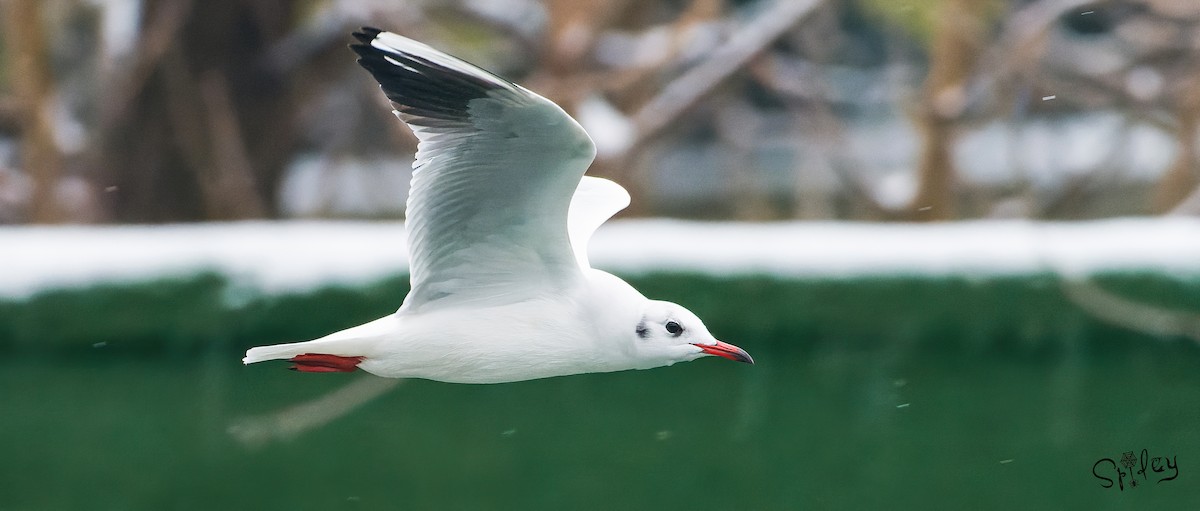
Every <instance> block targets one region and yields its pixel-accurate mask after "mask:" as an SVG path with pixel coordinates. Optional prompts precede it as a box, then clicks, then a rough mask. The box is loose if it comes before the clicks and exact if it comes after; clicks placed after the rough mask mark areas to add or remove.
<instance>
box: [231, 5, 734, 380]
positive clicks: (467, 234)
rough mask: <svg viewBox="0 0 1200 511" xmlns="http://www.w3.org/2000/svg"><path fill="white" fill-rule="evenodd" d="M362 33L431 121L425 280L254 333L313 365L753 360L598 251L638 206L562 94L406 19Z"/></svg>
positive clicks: (414, 196) (547, 370) (585, 369)
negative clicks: (443, 47) (356, 321)
mask: <svg viewBox="0 0 1200 511" xmlns="http://www.w3.org/2000/svg"><path fill="white" fill-rule="evenodd" d="M354 36H355V37H356V38H357V39H358V40H359V41H360V43H361V44H354V45H351V48H352V49H353V50H354V51H355V53H357V54H358V56H359V59H358V63H359V64H361V65H362V66H363V67H364V68H366V69H367V71H369V72H370V73H371V74H372V75H373V76H374V77H375V79H376V80H377V81H378V82H379V83H380V86H381V87H382V89H383V92H384V94H386V95H387V97H388V99H390V100H391V101H392V104H393V105H394V106H395V114H396V116H397V117H399V118H400V120H401V121H403V122H404V123H405V124H407V125H408V126H409V127H410V128H411V129H412V130H413V133H415V134H416V136H417V138H418V139H419V141H420V143H419V145H418V146H417V147H418V149H417V155H416V161H415V162H414V163H413V169H414V172H413V178H412V187H411V192H410V194H409V197H408V204H407V217H408V220H407V231H408V251H409V258H410V259H409V267H410V272H411V273H410V278H411V283H412V290H411V291H410V292H409V293H408V296H407V297H406V298H405V299H404V303H403V305H401V306H400V309H399V310H397V311H396V312H395V313H393V314H390V315H388V316H385V317H383V318H380V319H377V320H375V321H371V322H369V323H366V324H363V325H359V326H356V327H353V328H348V329H346V330H342V331H340V332H336V333H333V334H330V335H327V336H325V337H322V338H320V339H316V340H312V341H307V342H298V343H291V344H277V345H273V346H261V347H257V348H252V349H250V350H249V351H247V352H246V357H245V358H243V359H242V362H244V363H246V364H252V363H255V362H261V361H264V360H274V359H288V360H289V361H290V362H292V363H293V366H292V369H295V370H298V371H305V372H349V371H354V370H355V369H362V370H364V371H367V372H369V373H373V374H376V375H379V376H384V377H390V378H425V379H430V380H438V381H444V382H452V383H503V382H513V381H521V380H530V379H535V378H547V377H551V376H563V375H569V374H580V373H596V372H608V371H621V370H625V369H649V368H653V367H661V366H669V365H671V364H674V363H676V362H685V361H690V360H695V359H697V358H700V357H703V356H706V355H715V356H718V357H724V358H727V359H730V360H736V361H739V362H747V363H753V360H752V359H751V358H750V355H749V354H747V353H746V352H745V351H744V350H742V349H741V348H738V347H737V346H734V345H732V344H727V343H724V342H721V341H718V340H717V339H716V338H714V337H713V335H712V334H710V333H709V332H708V329H707V328H705V326H704V323H703V322H701V321H700V318H697V317H696V315H695V314H692V313H691V312H690V311H688V310H687V309H685V308H683V307H682V306H679V305H676V304H674V303H670V302H664V301H657V300H649V299H647V298H646V297H645V296H643V295H642V294H641V293H639V292H638V291H637V290H635V289H634V288H633V287H632V286H630V285H629V284H626V283H625V282H624V281H623V280H621V279H619V278H617V277H615V276H613V275H611V274H608V273H606V272H603V271H600V270H597V269H594V268H592V267H591V265H590V264H589V263H588V259H587V243H588V240H589V238H591V236H592V233H593V232H594V231H595V230H596V228H597V227H599V226H600V224H603V223H604V222H605V221H606V220H608V219H609V218H610V217H612V215H614V214H616V212H618V211H620V210H622V209H624V208H625V207H626V206H628V205H629V194H628V193H627V192H626V191H625V189H623V188H621V186H620V185H618V184H616V183H614V182H612V181H608V180H605V179H600V178H595V177H586V176H584V175H583V173H584V171H586V170H587V168H588V165H590V164H591V162H592V159H593V158H594V157H595V154H596V149H595V146H594V145H593V144H592V140H591V138H589V137H588V135H587V133H586V132H585V131H584V130H583V128H582V127H581V126H579V124H578V123H576V122H575V120H574V119H572V118H571V117H570V116H569V115H567V113H566V112H564V111H563V110H562V109H561V108H559V107H558V105H555V104H554V103H552V102H551V101H550V100H547V99H546V98H543V97H542V96H539V95H537V94H535V93H533V92H530V91H529V90H528V89H525V88H524V87H521V86H520V85H517V84H514V83H512V82H509V81H508V80H505V79H503V78H500V77H499V76H496V75H494V74H492V73H489V72H487V71H485V70H483V69H480V68H478V67H476V66H474V65H472V64H469V63H467V62H464V61H462V60H459V59H457V58H455V57H452V56H450V55H447V54H445V53H442V52H440V51H437V50H435V49H433V48H431V47H429V46H426V45H424V44H422V43H419V42H416V41H413V40H411V39H407V38H405V37H402V36H400V35H397V34H393V33H391V32H383V31H380V30H377V29H373V28H363V29H362V30H361V31H359V32H355V33H354Z"/></svg>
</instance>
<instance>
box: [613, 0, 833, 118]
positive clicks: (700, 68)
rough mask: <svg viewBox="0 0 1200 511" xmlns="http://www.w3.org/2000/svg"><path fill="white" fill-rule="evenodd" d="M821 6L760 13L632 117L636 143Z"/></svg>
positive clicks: (786, 5) (792, 4)
mask: <svg viewBox="0 0 1200 511" xmlns="http://www.w3.org/2000/svg"><path fill="white" fill-rule="evenodd" d="M820 4H821V0H777V1H776V2H775V3H774V4H773V5H771V6H769V7H767V8H765V9H763V10H762V12H761V13H759V15H758V16H757V17H756V18H755V19H753V20H751V21H750V22H749V23H747V24H746V25H744V26H742V27H739V28H738V29H737V31H736V33H735V34H734V36H733V38H732V39H730V40H729V42H728V43H726V44H725V45H724V46H721V47H720V48H719V49H718V50H717V51H715V52H713V54H712V55H710V56H709V57H708V59H707V60H705V61H704V62H702V63H700V64H699V65H697V66H695V67H693V68H692V69H690V70H688V71H687V72H685V73H684V74H683V75H682V76H680V77H679V78H676V79H675V80H674V81H672V82H671V83H669V84H667V86H666V87H664V88H663V90H662V91H661V92H659V94H658V95H657V96H655V97H654V98H652V99H651V100H650V101H648V102H646V104H644V105H642V107H641V108H640V109H638V111H637V112H636V113H634V114H633V123H634V125H635V126H636V127H637V131H638V136H637V139H638V140H642V141H645V140H647V139H650V138H652V137H654V136H655V135H657V134H658V132H659V131H661V130H662V129H663V128H664V127H666V126H668V125H669V124H671V123H672V122H673V121H674V120H675V119H676V118H678V117H679V116H680V115H681V114H682V113H683V112H685V111H686V110H687V109H688V108H689V107H691V106H692V105H694V104H695V103H696V102H697V101H699V100H700V98H702V97H704V96H705V95H707V94H708V93H709V92H711V91H712V90H713V89H714V88H716V87H717V85H720V84H721V83H722V82H724V81H725V79H727V78H729V77H730V76H731V75H733V74H734V73H735V72H737V71H738V70H739V69H741V68H742V67H743V66H745V65H746V64H748V63H749V62H750V61H751V60H752V59H753V58H754V57H755V56H757V55H758V54H760V53H762V51H763V50H765V49H766V48H767V46H768V45H770V44H771V43H772V42H774V41H775V40H776V39H778V38H779V37H780V36H782V35H783V34H784V33H786V32H787V31H788V30H789V29H791V28H792V27H793V26H795V25H796V24H797V23H799V22H800V21H801V20H802V19H804V17H805V16H807V15H808V14H810V13H812V12H813V11H814V10H815V9H816V7H817V6H818V5H820Z"/></svg>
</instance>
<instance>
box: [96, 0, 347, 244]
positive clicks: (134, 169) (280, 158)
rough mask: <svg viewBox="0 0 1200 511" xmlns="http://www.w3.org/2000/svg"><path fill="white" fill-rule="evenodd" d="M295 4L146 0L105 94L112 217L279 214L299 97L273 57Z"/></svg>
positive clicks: (104, 144) (100, 152) (105, 160)
mask: <svg viewBox="0 0 1200 511" xmlns="http://www.w3.org/2000/svg"><path fill="white" fill-rule="evenodd" d="M295 4H296V3H295V2H290V1H286V0H262V1H256V2H240V1H236V0H209V1H205V2H193V1H190V0H147V1H146V4H145V15H144V16H143V20H144V21H143V27H142V30H141V35H140V37H141V40H140V42H139V45H138V54H137V55H135V57H134V58H133V59H131V60H133V61H134V64H133V65H131V66H130V69H127V70H125V72H124V74H125V76H124V77H121V78H119V79H118V80H117V81H114V82H113V83H110V84H109V90H106V91H105V94H107V95H108V96H109V97H111V98H113V102H114V103H115V104H116V106H114V107H112V109H111V110H110V111H108V112H107V113H106V115H105V119H102V122H101V126H102V130H101V137H102V140H101V141H100V143H99V144H98V147H97V148H96V153H95V154H96V156H95V161H94V162H93V164H94V165H96V166H97V167H98V169H97V172H98V174H99V175H100V176H102V177H101V179H102V182H101V184H102V185H103V186H105V187H115V189H114V190H115V192H113V193H110V194H106V197H107V198H108V199H109V200H110V204H109V210H110V212H111V214H112V216H113V219H114V220H117V221H125V222H130V221H132V222H169V221H194V220H228V219H238V218H256V217H262V216H265V215H270V214H272V213H273V212H274V211H276V207H275V203H276V196H277V194H276V189H277V185H278V182H279V180H280V178H281V176H282V173H283V170H284V168H285V166H286V165H287V163H288V159H289V158H290V154H291V150H292V146H293V145H294V143H295V128H294V123H293V122H292V117H293V114H294V112H295V110H296V109H295V105H294V103H295V101H296V100H295V95H294V94H293V93H292V89H291V87H290V86H289V80H290V78H289V77H287V76H284V75H283V72H282V71H281V70H279V69H276V68H273V67H272V66H270V65H269V63H270V60H269V59H268V58H266V54H267V52H268V51H269V50H270V49H272V47H273V45H274V44H275V43H277V42H279V41H280V40H282V39H283V38H284V37H286V36H287V34H288V30H289V28H290V27H289V25H290V23H291V22H292V20H294V19H295V18H294V14H295V13H294V11H295V9H296V5H295ZM347 58H348V59H349V57H347ZM122 99H125V101H120V100H122Z"/></svg>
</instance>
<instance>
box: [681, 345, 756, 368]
mask: <svg viewBox="0 0 1200 511" xmlns="http://www.w3.org/2000/svg"><path fill="white" fill-rule="evenodd" d="M692 346H695V347H697V348H700V349H702V350H704V353H705V354H706V355H715V356H718V357H721V358H727V359H729V360H733V361H735V362H745V363H747V364H753V363H754V359H753V358H750V354H749V353H746V350H744V349H741V348H739V347H737V346H734V345H732V344H729V343H727V342H721V341H717V343H716V344H695V343H693V344H692Z"/></svg>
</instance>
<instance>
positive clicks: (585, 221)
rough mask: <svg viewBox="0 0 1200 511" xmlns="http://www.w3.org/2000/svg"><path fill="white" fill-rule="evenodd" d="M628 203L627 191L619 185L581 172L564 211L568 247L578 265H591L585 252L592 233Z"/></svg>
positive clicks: (588, 266)
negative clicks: (581, 176)
mask: <svg viewBox="0 0 1200 511" xmlns="http://www.w3.org/2000/svg"><path fill="white" fill-rule="evenodd" d="M628 205H629V192H627V191H625V189H624V188H622V187H621V185H619V184H616V183H614V182H612V181H609V180H607V179H602V178H598V177H591V176H583V180H581V181H580V182H579V188H577V189H576V190H575V196H574V197H572V198H571V209H570V212H569V213H568V215H567V230H568V232H569V233H570V235H571V247H572V248H573V249H574V250H575V259H576V260H577V261H579V266H580V267H581V268H591V267H592V265H591V263H590V262H588V256H587V248H588V241H589V240H591V239H592V233H594V232H596V229H598V228H599V227H600V225H601V224H603V223H604V222H605V221H607V220H608V219H609V218H612V216H613V215H615V214H617V212H618V211H621V210H622V209H625V207H626V206H628Z"/></svg>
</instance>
